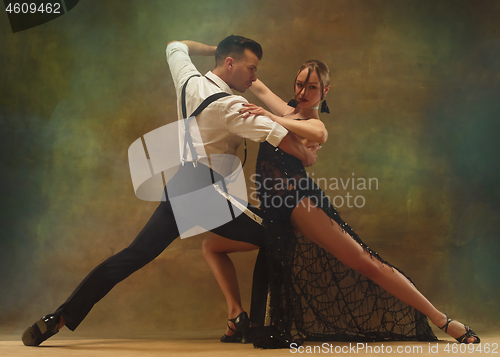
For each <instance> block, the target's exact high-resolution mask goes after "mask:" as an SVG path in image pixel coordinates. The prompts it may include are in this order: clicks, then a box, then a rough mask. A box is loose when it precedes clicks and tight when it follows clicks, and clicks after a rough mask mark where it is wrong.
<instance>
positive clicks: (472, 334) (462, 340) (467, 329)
mask: <svg viewBox="0 0 500 357" xmlns="http://www.w3.org/2000/svg"><path fill="white" fill-rule="evenodd" d="M445 316H446V324H444V326H443V327H439V329H440V330H442V329H444V332H446V333H448V325H449V324H450V322H452V321H453V320H452V319H450V318H449V317H448V315H446V314H445ZM464 327H465V333H464V334H463V335H462V336H460V337H457V338H455V340H457V341H458V342H459V343H468V342H467V340H468V339H469V337H475V338H476V340H475V341H474V342H473V343H479V342H481V339H480V338H479V336H478V335H476V333H475V332H474V331H473V330H472V329H471V328H470V327H469V326H467V325H464Z"/></svg>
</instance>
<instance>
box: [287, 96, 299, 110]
mask: <svg viewBox="0 0 500 357" xmlns="http://www.w3.org/2000/svg"><path fill="white" fill-rule="evenodd" d="M288 105H289V106H291V107H293V108H296V107H297V101H296V100H295V98H293V99H290V101H289V102H288Z"/></svg>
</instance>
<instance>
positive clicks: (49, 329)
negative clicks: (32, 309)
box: [22, 314, 61, 346]
mask: <svg viewBox="0 0 500 357" xmlns="http://www.w3.org/2000/svg"><path fill="white" fill-rule="evenodd" d="M60 320H61V316H60V315H59V314H50V315H46V316H44V317H42V318H41V319H40V320H38V321H37V322H35V323H34V324H33V325H31V326H30V327H28V328H27V329H26V330H24V332H23V337H22V339H23V343H24V345H25V346H38V345H39V344H40V343H42V342H43V341H45V340H46V339H48V338H50V337H52V336H54V335H55V334H56V333H58V332H59V321H60Z"/></svg>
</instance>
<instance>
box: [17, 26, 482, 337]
mask: <svg viewBox="0 0 500 357" xmlns="http://www.w3.org/2000/svg"><path fill="white" fill-rule="evenodd" d="M214 54H215V60H216V67H215V69H214V70H213V71H209V72H207V73H206V74H205V75H201V73H200V72H198V70H197V69H196V67H195V66H194V65H193V63H192V62H191V59H190V56H196V55H208V56H212V55H214ZM261 58H262V48H261V46H260V45H259V44H258V43H257V42H255V41H253V40H250V39H247V38H244V37H241V36H234V35H233V36H229V37H227V38H225V39H224V40H222V41H221V42H220V43H219V45H218V46H217V47H214V46H208V45H204V44H201V43H198V42H194V41H180V42H178V41H173V42H170V43H169V45H168V46H167V62H168V64H169V67H170V70H171V73H172V78H173V81H174V85H175V88H176V93H177V104H178V108H179V110H178V118H179V119H180V120H182V119H184V118H186V117H188V116H187V115H186V114H185V113H196V119H195V120H196V124H197V126H198V128H199V133H200V136H201V141H202V145H190V146H189V150H188V153H187V155H185V156H183V157H182V158H181V159H186V160H185V161H186V162H185V164H184V165H182V166H180V167H179V169H178V171H177V173H176V174H175V175H174V177H173V178H172V179H171V180H170V181H169V182H168V183H167V186H168V187H169V189H168V192H167V190H165V193H164V200H162V202H161V203H160V204H159V206H158V208H157V209H156V210H155V212H154V213H153V215H152V216H151V218H150V220H149V221H148V222H147V224H146V225H145V227H144V228H143V229H142V231H141V232H140V233H139V235H138V236H137V237H136V238H135V240H134V241H133V242H132V243H131V244H130V245H129V246H128V247H127V248H125V249H124V250H122V251H120V252H119V253H117V254H115V255H113V256H112V257H110V258H108V259H107V260H106V261H104V262H103V263H101V264H100V265H98V266H97V267H96V268H95V269H94V270H92V271H91V272H90V273H89V275H88V276H87V277H86V278H85V279H84V280H83V281H82V282H81V283H80V285H78V287H77V288H76V289H75V291H74V292H73V293H72V294H71V295H70V297H69V298H68V299H67V300H66V301H65V302H64V303H63V304H62V305H61V306H60V307H59V308H58V309H57V310H56V311H55V312H54V313H52V314H48V315H45V316H44V317H42V318H41V319H40V320H38V321H36V322H35V323H34V324H33V325H31V326H29V327H28V328H27V329H26V330H25V331H24V333H23V336H22V340H23V343H24V344H25V345H27V346H38V345H40V343H42V342H43V341H45V340H46V339H48V338H50V337H51V336H53V335H54V334H56V333H58V331H59V329H60V328H62V326H67V327H68V328H69V329H70V330H75V329H76V328H77V327H78V325H79V324H80V323H81V322H82V321H83V319H84V318H85V316H86V315H87V314H88V313H89V312H90V310H91V309H92V307H93V305H94V304H95V303H97V302H98V301H99V300H100V299H102V298H103V297H104V296H105V295H106V294H107V293H108V292H109V291H110V290H111V289H112V288H113V287H114V286H115V285H116V284H117V283H119V282H120V281H122V280H124V279H125V278H127V277H128V276H129V275H130V274H132V273H134V272H135V271H137V270H139V269H140V268H142V267H143V266H145V265H146V264H148V263H149V262H151V261H152V260H153V259H155V258H156V257H157V256H158V255H159V254H160V253H161V252H162V251H163V250H164V249H165V248H166V247H167V246H168V245H169V244H170V243H171V242H172V241H173V240H174V239H176V238H177V237H178V236H179V235H181V234H183V233H184V232H185V231H186V230H187V229H189V227H183V228H182V231H181V229H179V227H178V225H177V224H176V221H175V218H174V212H173V208H172V204H171V202H170V199H169V193H170V196H171V199H173V197H174V196H178V195H180V194H181V193H185V192H194V191H196V190H198V189H201V188H206V187H210V188H211V189H213V190H214V191H215V192H218V190H217V187H218V186H217V185H216V184H214V183H216V182H222V183H224V177H226V176H227V172H225V169H226V168H225V167H224V166H223V165H222V166H219V165H217V163H212V162H211V160H209V158H210V157H211V156H213V157H216V156H217V155H221V154H222V155H224V154H228V155H235V153H236V150H237V148H238V147H239V146H240V145H241V143H242V141H243V138H245V139H250V140H253V141H256V142H261V146H260V149H259V155H258V160H257V169H256V173H257V177H258V178H259V180H266V185H262V184H261V185H260V191H259V196H260V197H264V195H268V196H270V197H271V198H272V197H275V196H280V197H281V198H282V199H283V200H286V201H287V202H290V200H295V201H294V202H293V204H292V205H290V204H288V205H279V206H276V207H273V205H272V204H262V202H261V209H260V210H259V209H257V208H255V207H253V206H251V205H247V207H241V205H239V206H234V205H232V208H233V210H238V209H240V210H241V211H240V212H234V216H235V217H236V218H235V219H233V220H231V221H230V222H228V223H226V224H224V225H222V226H220V227H217V228H214V229H207V230H210V231H211V232H212V233H210V235H209V236H208V237H206V238H205V240H204V242H203V253H204V256H205V258H206V260H207V262H208V264H209V266H210V267H211V269H212V271H213V272H214V275H215V276H216V279H217V281H218V283H219V285H220V287H221V288H222V291H223V293H224V295H225V297H226V300H227V303H228V309H229V313H228V316H229V320H230V321H229V323H228V328H227V330H226V334H225V335H224V336H223V337H222V338H221V340H222V341H223V342H237V341H240V340H241V339H242V337H243V336H244V334H245V333H246V332H247V331H248V330H249V325H250V323H251V322H250V320H251V321H253V322H254V324H256V325H262V323H263V317H262V315H263V311H265V310H266V299H267V295H268V290H269V292H270V305H269V312H270V318H271V324H273V325H274V326H276V327H277V328H278V329H280V330H284V331H292V330H294V331H296V332H297V334H298V335H300V336H301V337H302V338H305V339H309V340H321V339H324V340H335V339H351V340H370V339H371V340H373V339H376V340H377V339H378V340H401V339H403V340H405V339H407V340H434V339H435V336H434V335H433V334H432V331H431V330H430V327H429V325H428V323H427V319H426V317H427V318H429V319H430V320H431V321H432V323H434V324H435V325H436V326H438V327H439V328H441V329H443V330H444V331H445V332H447V333H448V334H449V335H450V336H452V337H454V338H456V339H457V341H459V342H461V343H478V342H479V338H478V337H477V336H476V335H475V334H474V332H473V331H472V330H471V329H470V328H469V327H467V326H465V325H463V324H461V323H460V322H457V321H454V320H451V319H449V318H448V317H447V316H446V315H445V314H443V313H441V312H440V311H438V310H437V309H436V308H435V307H434V306H433V305H432V304H431V303H430V302H429V301H428V300H427V299H426V298H425V297H424V296H423V295H422V294H421V293H420V292H419V291H418V290H417V289H416V287H415V286H414V285H413V283H412V282H411V281H410V280H409V279H408V278H407V277H406V276H405V275H404V274H403V273H401V272H400V271H399V270H398V269H396V268H394V267H393V266H391V265H390V264H389V263H387V262H385V261H384V260H383V259H382V258H381V257H379V256H378V255H377V253H375V252H374V251H372V250H371V249H370V248H368V247H367V246H366V245H365V244H364V243H363V242H362V241H361V240H360V239H359V237H358V236H357V235H356V234H355V233H354V231H353V230H352V229H351V228H350V227H349V226H348V225H347V224H345V223H344V222H343V221H342V219H341V218H340V216H339V215H338V213H337V211H336V210H335V209H334V208H333V207H332V206H331V204H330V202H329V201H328V199H327V197H326V196H325V195H324V193H323V192H322V191H321V190H320V189H319V188H318V187H317V186H316V185H314V183H313V182H312V180H311V179H310V178H309V177H308V176H307V175H306V172H305V169H304V167H307V166H311V165H312V164H314V163H315V161H316V159H317V155H316V152H317V150H319V148H320V144H321V143H323V142H325V141H326V139H327V131H326V128H325V126H324V124H323V123H322V122H321V121H320V120H319V106H320V103H321V102H322V100H323V98H324V96H325V95H326V94H327V92H328V90H329V88H330V85H329V71H328V67H327V66H326V65H325V64H324V63H323V62H321V61H308V62H306V63H305V64H304V65H303V66H302V67H301V68H300V70H299V72H298V74H297V76H296V78H295V81H294V101H292V103H289V104H290V105H289V104H287V103H286V102H284V101H282V100H281V99H280V98H278V97H277V96H276V95H275V94H273V93H272V92H271V91H270V90H269V89H268V88H267V87H266V86H265V85H264V84H262V83H261V82H260V81H258V80H257V78H256V71H257V67H258V64H259V61H260V60H261ZM248 88H252V90H253V91H254V93H255V94H256V95H257V96H258V97H259V98H260V99H261V100H262V101H263V102H264V103H265V104H266V105H267V106H268V107H269V108H270V109H271V111H272V112H273V114H272V113H270V112H268V111H266V110H264V109H263V108H261V107H258V106H256V105H253V104H249V103H248V101H246V99H245V98H243V97H241V96H236V95H234V94H233V92H232V89H234V90H237V91H238V92H241V93H243V92H245V91H246V89H248ZM217 93H225V94H223V95H218V97H217V98H216V99H213V95H215V94H217ZM209 97H210V98H212V100H213V102H211V103H210V104H208V105H206V106H205V107H203V108H202V109H201V110H200V105H202V104H203V103H204V102H205V100H206V99H207V98H209ZM293 102H294V103H293ZM205 104H206V103H205ZM322 107H323V110H327V106H326V105H324V102H323V105H322ZM181 109H182V110H181ZM195 144H196V143H195ZM184 154H185V153H184V152H182V150H181V155H184ZM190 162H191V163H193V164H192V165H191V164H190ZM269 180H271V182H277V181H281V182H283V180H284V182H290V185H289V186H287V187H283V185H277V184H272V185H270V184H269ZM303 180H305V181H308V183H309V185H307V186H306V187H307V189H302V188H301V187H304V186H303V185H300V182H301V181H303ZM309 181H311V182H309ZM262 182H264V181H262ZM172 192H173V194H172ZM288 197H290V199H288ZM228 199H229V198H228ZM268 202H271V203H272V199H271V200H269V201H268ZM228 204H229V201H228ZM259 217H260V218H259ZM193 225H194V223H193ZM259 247H260V248H261V253H262V254H261V253H259V257H258V262H257V264H256V267H255V272H254V282H253V289H252V302H253V305H254V306H252V311H251V316H250V319H249V318H248V316H247V314H246V312H244V311H243V308H242V306H241V301H240V297H239V290H238V283H237V280H236V275H235V271H234V266H233V265H232V262H231V260H230V259H229V257H228V256H227V253H230V252H237V251H248V250H251V249H257V248H259ZM268 288H269V289H268ZM254 307H255V309H254ZM254 311H255V314H254ZM254 315H255V316H254Z"/></svg>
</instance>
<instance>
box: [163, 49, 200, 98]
mask: <svg viewBox="0 0 500 357" xmlns="http://www.w3.org/2000/svg"><path fill="white" fill-rule="evenodd" d="M166 55H167V63H168V67H169V68H170V73H171V74H172V79H173V81H174V86H175V89H176V90H177V91H178V90H179V88H180V87H181V86H182V85H183V84H184V82H185V81H186V80H187V79H188V78H189V77H190V76H192V75H194V74H198V75H201V73H200V72H199V71H198V70H197V69H196V67H195V65H194V64H193V62H192V61H191V58H190V57H189V47H188V46H187V45H186V44H184V43H182V42H177V41H175V42H172V43H171V44H169V45H168V46H167V49H166Z"/></svg>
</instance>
